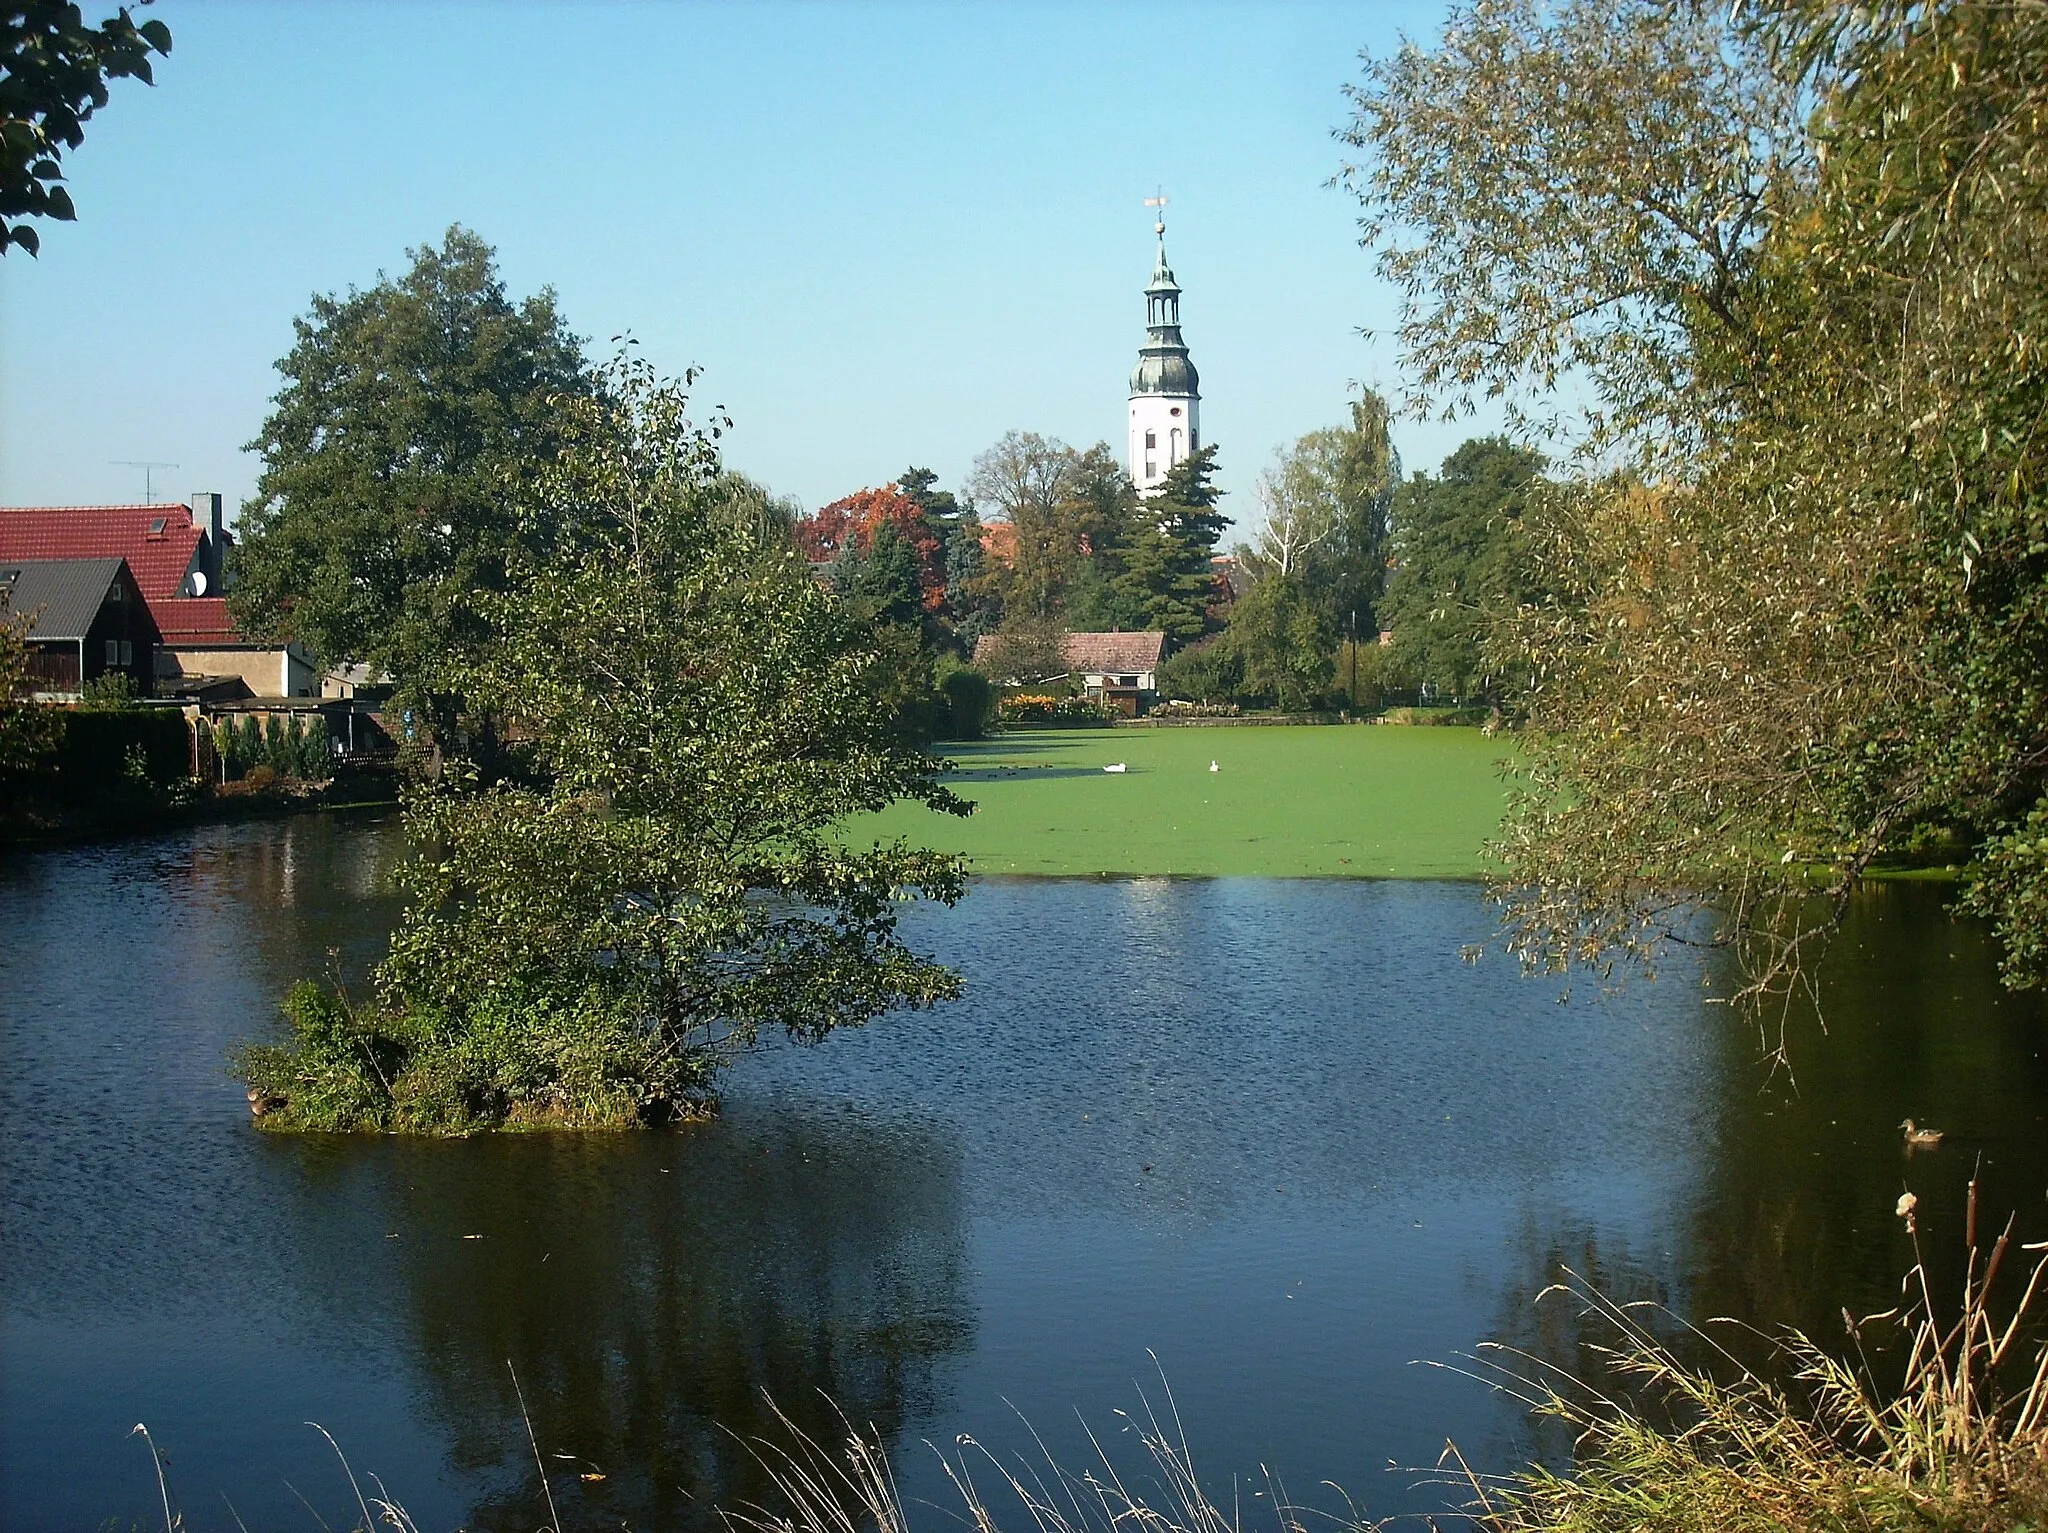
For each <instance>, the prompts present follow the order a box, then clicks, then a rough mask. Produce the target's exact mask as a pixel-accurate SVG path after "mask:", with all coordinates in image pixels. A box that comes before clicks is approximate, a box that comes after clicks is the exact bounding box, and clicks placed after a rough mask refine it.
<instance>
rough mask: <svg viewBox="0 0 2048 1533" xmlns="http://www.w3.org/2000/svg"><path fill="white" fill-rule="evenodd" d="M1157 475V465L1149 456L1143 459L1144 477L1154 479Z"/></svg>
mask: <svg viewBox="0 0 2048 1533" xmlns="http://www.w3.org/2000/svg"><path fill="white" fill-rule="evenodd" d="M1158 475H1159V465H1158V464H1156V463H1154V462H1153V461H1152V460H1151V459H1150V458H1147V459H1146V460H1145V477H1146V478H1147V479H1155V478H1157V477H1158Z"/></svg>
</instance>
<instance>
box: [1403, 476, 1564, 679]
mask: <svg viewBox="0 0 2048 1533" xmlns="http://www.w3.org/2000/svg"><path fill="white" fill-rule="evenodd" d="M1543 468H1544V461H1543V456H1542V454H1540V453H1537V452H1534V451H1532V450H1530V449H1529V448H1526V447H1515V446H1513V445H1511V444H1510V443H1509V442H1507V441H1506V440H1505V439H1504V438H1501V437H1481V438H1478V439H1476V440H1473V441H1469V442H1467V443H1465V444H1464V445H1463V446H1462V447H1460V448H1459V449H1458V450H1457V451H1456V452H1454V453H1452V454H1451V455H1450V456H1449V457H1448V458H1446V459H1444V462H1443V469H1442V471H1441V473H1440V474H1438V475H1437V476H1436V477H1434V478H1432V477H1431V476H1429V475H1427V474H1421V473H1418V474H1416V475H1415V476H1414V477H1413V478H1412V479H1410V480H1409V481H1408V482H1407V483H1406V484H1404V485H1402V486H1401V489H1400V491H1399V493H1398V494H1397V495H1396V496H1395V498H1394V532H1393V554H1394V569H1393V573H1392V575H1391V576H1390V577H1389V579H1388V581H1387V594H1386V597H1385V599H1384V600H1383V601H1382V602H1381V604H1380V612H1379V616H1380V621H1381V622H1383V623H1384V624H1385V625H1386V626H1387V627H1389V628H1391V629H1392V630H1393V631H1394V648H1395V650H1396V651H1397V652H1398V655H1399V661H1400V664H1401V665H1402V666H1403V667H1404V668H1405V669H1407V670H1409V671H1411V672H1412V673H1414V675H1415V676H1416V678H1417V680H1418V681H1420V682H1421V683H1423V684H1425V685H1428V686H1432V687H1434V688H1435V689H1436V690H1437V691H1439V692H1442V693H1444V694H1446V695H1447V696H1452V697H1473V696H1478V695H1481V694H1487V695H1492V694H1496V693H1498V691H1499V690H1500V684H1501V680H1502V677H1501V675H1500V673H1499V672H1498V671H1497V670H1496V669H1495V668H1494V665H1493V661H1492V660H1491V659H1490V658H1489V657H1488V656H1487V655H1486V653H1485V640H1486V637H1487V634H1488V632H1489V630H1490V627H1491V625H1492V623H1493V622H1494V621H1495V620H1497V619H1498V618H1500V617H1501V616H1503V615H1505V614H1506V613H1508V612H1511V611H1513V610H1514V609H1515V607H1516V606H1517V605H1518V604H1520V603H1523V602H1527V601H1531V600H1533V599H1534V597H1535V591H1534V589H1533V583H1532V579H1531V576H1530V573H1529V569H1528V564H1529V554H1528V551H1527V550H1526V548H1525V547H1524V546H1523V542H1522V540H1521V538H1520V536H1519V528H1520V525H1521V519H1522V515H1523V512H1524V510H1525V509H1526V507H1527V505H1528V503H1529V499H1530V496H1531V493H1532V491H1533V489H1534V488H1535V487H1536V486H1537V485H1538V483H1539V481H1540V479H1541V476H1542V473H1543Z"/></svg>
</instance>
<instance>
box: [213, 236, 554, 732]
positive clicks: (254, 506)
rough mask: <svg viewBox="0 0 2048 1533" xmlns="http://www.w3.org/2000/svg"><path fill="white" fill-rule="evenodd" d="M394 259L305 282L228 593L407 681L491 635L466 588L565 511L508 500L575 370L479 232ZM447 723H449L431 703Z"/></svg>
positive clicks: (535, 547) (495, 588) (263, 618)
mask: <svg viewBox="0 0 2048 1533" xmlns="http://www.w3.org/2000/svg"><path fill="white" fill-rule="evenodd" d="M410 255H411V260H412V265H411V268H410V270H408V271H407V272H406V273H405V275H404V276H402V277H400V278H398V279H396V280H392V279H389V278H384V279H381V280H379V281H378V283H377V284H376V285H375V286H374V287H371V288H369V289H367V290H351V291H350V292H349V293H348V294H347V295H346V296H343V297H335V296H323V297H316V298H315V299H314V300H313V305H312V310H311V312H310V313H309V314H308V315H307V317H305V318H304V319H301V320H299V321H298V322H297V326H296V329H297V339H296V342H295V344H294V345H293V347H292V350H291V352H290V354H289V355H287V356H286V357H285V358H284V359H283V360H282V361H280V362H279V363H278V371H279V372H280V373H282V374H283V376H284V387H283V388H282V389H281V390H280V391H279V393H278V395H277V399H276V403H275V407H274V408H273V409H272V411H271V413H270V416H269V418H268V419H267V420H266V421H265V422H264V423H263V429H262V431H261V432H260V433H259V435H258V436H257V438H256V440H255V442H253V443H252V444H251V446H252V448H253V449H254V450H256V451H258V452H260V453H261V454H262V455H263V474H262V477H261V478H260V479H259V480H258V482H257V489H256V497H255V499H254V500H252V501H251V502H250V503H249V504H248V505H246V506H244V507H243V510H242V519H241V527H240V537H239V540H238V542H237V543H236V546H235V548H234V550H233V552H232V554H231V571H232V579H233V581H234V584H233V585H232V586H231V587H230V594H229V600H230V603H231V604H232V606H233V608H234V612H235V616H236V619H237V621H239V622H240V623H242V624H243V625H244V626H245V627H246V628H248V629H249V630H250V631H251V632H255V633H265V634H270V635H273V636H276V637H280V638H292V639H298V640H302V641H303V642H305V643H307V644H309V645H310V646H311V647H312V649H313V650H314V652H315V653H316V654H317V655H319V657H320V658H321V660H322V661H323V662H325V663H327V664H342V663H352V662H358V661H362V662H368V663H370V664H372V665H374V666H377V667H379V668H381V669H382V670H384V671H386V672H387V673H389V674H390V675H391V676H393V677H394V678H396V679H397V681H398V682H399V684H400V686H401V688H403V689H407V690H408V691H409V692H410V691H416V690H417V689H418V688H419V687H420V686H421V685H422V684H423V680H424V678H425V677H426V676H427V675H428V673H429V672H431V671H433V670H435V669H436V668H438V667H441V666H443V665H444V664H449V663H453V664H459V663H461V662H462V661H464V660H466V659H470V658H474V657H475V656H477V655H478V654H480V653H481V652H482V651H483V649H484V648H486V647H487V646H488V645H489V644H490V643H491V642H492V640H493V638H494V634H493V630H492V629H491V628H490V626H489V623H488V620H487V619H486V617H485V616H484V611H485V609H484V607H483V605H481V604H479V603H477V602H473V601H471V600H469V599H468V598H469V596H470V594H471V593H473V592H478V591H490V592H499V591H503V590H504V589H505V587H506V583H507V581H508V579H509V575H510V570H511V568H512V566H513V564H514V563H515V562H517V561H519V560H521V559H534V560H537V559H545V558H548V557H551V556H553V555H554V554H555V553H556V552H557V551H559V550H562V549H564V548H566V547H568V546H569V545H571V544H573V543H574V542H575V541H576V539H577V538H578V537H579V536H581V533H580V531H579V528H578V526H577V524H574V523H569V524H565V525H560V526H551V525H544V524H542V523H539V522H537V521H535V520H533V519H531V518H527V519H523V520H522V519H521V518H520V516H519V514H518V507H519V506H520V504H521V503H522V500H523V498H524V497H526V496H527V494H528V493H529V492H530V489H531V486H532V482H533V479H534V476H535V475H536V474H538V473H539V472H540V471H541V469H542V468H543V466H544V465H546V464H547V463H548V462H549V461H551V460H552V459H553V458H554V457H555V455H556V454H557V452H558V451H559V450H560V448H561V445H562V439H561V422H562V420H563V419H564V415H563V412H562V409H561V405H562V403H563V402H564V401H565V400H568V399H573V398H576V397H581V396H584V395H586V394H587V393H588V391H589V387H590V383H589V379H588V378H587V377H586V376H585V371H584V364H583V356H582V352H581V350H580V348H579V345H578V343H577V340H576V338H575V337H574V336H573V335H571V334H570V333H569V332H568V330H567V329H566V328H565V326H564V325H563V322H562V319H561V317H560V315H559V314H558V313H557V312H556V309H555V299H554V295H553V294H552V293H551V292H543V293H541V294H539V295H538V296H536V297H533V298H529V299H527V300H525V301H524V302H523V303H520V304H517V305H515V304H514V303H513V302H512V301H511V300H510V299H509V298H508V297H507V296H506V293H505V287H504V284H503V283H502V282H501V281H500V280H499V278H498V274H497V270H496V267H495V263H494V258H493V252H492V251H491V248H490V247H489V246H488V245H486V244H485V243H484V242H483V241H482V240H480V239H478V238H477V237H476V236H475V235H474V234H472V233H470V232H469V231H468V230H466V229H462V228H459V227H457V228H451V229H450V230H449V231H448V232H447V234H446V235H445V236H444V237H443V239H442V241H441V243H440V245H439V246H438V247H432V246H423V247H421V248H419V249H417V250H414V251H412V252H410ZM443 722H444V727H445V722H446V721H445V720H444V721H443Z"/></svg>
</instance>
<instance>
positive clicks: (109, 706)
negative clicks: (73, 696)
mask: <svg viewBox="0 0 2048 1533" xmlns="http://www.w3.org/2000/svg"><path fill="white" fill-rule="evenodd" d="M79 706H80V707H81V708H83V709H85V710H86V711H87V712H89V713H119V712H121V711H123V710H125V709H129V708H139V707H141V706H142V700H141V698H139V697H138V696H136V693H135V679H134V678H133V677H132V676H130V675H129V674H128V673H127V672H126V671H102V672H101V673H100V674H99V675H97V676H95V677H93V679H92V680H91V681H88V682H87V683H86V684H85V685H84V686H83V687H81V688H80V689H79Z"/></svg>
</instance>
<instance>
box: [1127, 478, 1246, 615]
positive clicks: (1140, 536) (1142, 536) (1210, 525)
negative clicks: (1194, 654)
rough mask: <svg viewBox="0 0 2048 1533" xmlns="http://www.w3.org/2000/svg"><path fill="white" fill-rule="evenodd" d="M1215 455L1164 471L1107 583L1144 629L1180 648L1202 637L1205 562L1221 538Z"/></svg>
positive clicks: (1208, 585)
mask: <svg viewBox="0 0 2048 1533" xmlns="http://www.w3.org/2000/svg"><path fill="white" fill-rule="evenodd" d="M1215 475H1216V448H1215V447H1214V446H1213V445H1212V446H1208V447H1204V448H1202V449H1201V450H1200V451H1198V452H1194V453H1191V454H1189V455H1188V456H1187V457H1185V458H1183V459H1181V461H1180V462H1178V463H1176V464H1175V465H1174V466H1173V467H1172V469H1171V470H1169V471H1168V473H1167V475H1166V478H1165V480H1164V481H1163V482H1162V483H1161V484H1160V486H1159V489H1158V490H1157V491H1156V492H1155V493H1154V494H1152V495H1150V496H1148V497H1146V498H1145V499H1144V500H1143V501H1142V502H1141V503H1140V504H1139V507H1138V509H1137V511H1136V513H1135V517H1134V523H1135V524H1134V526H1133V528H1132V532H1131V536H1130V541H1129V542H1128V544H1127V545H1126V546H1125V548H1124V551H1123V553H1122V555H1121V568H1120V569H1119V571H1118V573H1117V574H1116V575H1115V576H1114V578H1113V579H1112V580H1111V584H1112V585H1113V586H1114V587H1115V589H1116V592H1117V594H1118V597H1119V599H1120V600H1122V601H1123V602H1125V603H1127V604H1128V607H1129V609H1130V610H1132V611H1136V612H1139V613H1142V614H1143V618H1144V622H1143V626H1144V627H1145V628H1147V629H1155V628H1156V629H1159V630H1161V631H1162V632H1164V633H1165V634H1167V635H1168V636H1169V637H1170V638H1172V639H1174V640H1176V641H1179V642H1183V643H1184V642H1186V641H1188V640H1190V639H1194V638H1197V637H1199V636H1200V635H1201V634H1203V633H1205V632H1206V631H1207V630H1208V626H1209V616H1208V610H1209V606H1210V603H1211V602H1212V601H1213V600H1214V599H1215V592H1216V577H1215V573H1214V571H1213V570H1212V569H1211V568H1210V565H1209V560H1210V558H1211V556H1212V555H1213V554H1214V553H1215V551H1216V542H1217V539H1218V538H1220V537H1221V536H1222V535H1223V526H1224V522H1225V517H1224V516H1223V514H1222V513H1221V512H1219V511H1218V510H1217V509H1216V503H1217V501H1218V500H1220V499H1221V498H1222V492H1221V491H1220V490H1218V489H1217V488H1216V486H1215V483H1214V480H1215Z"/></svg>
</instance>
